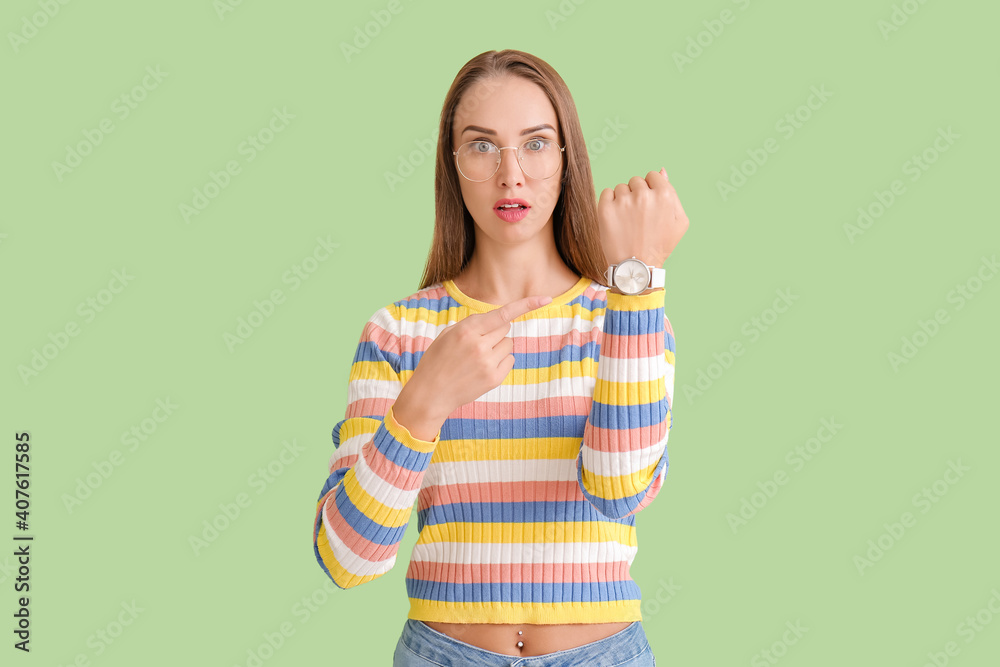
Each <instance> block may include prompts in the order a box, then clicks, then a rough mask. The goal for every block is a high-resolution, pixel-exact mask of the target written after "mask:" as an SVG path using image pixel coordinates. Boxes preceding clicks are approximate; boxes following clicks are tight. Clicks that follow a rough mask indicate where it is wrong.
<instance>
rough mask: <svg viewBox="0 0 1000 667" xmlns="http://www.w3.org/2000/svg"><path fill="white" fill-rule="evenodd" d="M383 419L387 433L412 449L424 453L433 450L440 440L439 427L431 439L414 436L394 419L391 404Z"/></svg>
mask: <svg viewBox="0 0 1000 667" xmlns="http://www.w3.org/2000/svg"><path fill="white" fill-rule="evenodd" d="M384 421H385V430H387V431H388V432H389V435H391V436H392V437H393V438H395V439H396V440H398V441H399V442H401V443H403V444H404V445H406V446H407V447H409V448H410V449H412V450H414V451H417V452H421V453H424V454H427V453H429V452H433V451H434V448H435V447H437V444H438V443H439V442H440V441H441V429H438V432H437V434H436V435H435V436H434V439H433V440H421V439H420V438H416V437H414V436H413V434H412V433H410V431H409V429H407V428H406V427H405V426H403V425H402V424H400V423H399V422H397V421H396V416H395V415H394V414H393V412H392V406H389V410H388V411H387V412H386V413H385V420H384Z"/></svg>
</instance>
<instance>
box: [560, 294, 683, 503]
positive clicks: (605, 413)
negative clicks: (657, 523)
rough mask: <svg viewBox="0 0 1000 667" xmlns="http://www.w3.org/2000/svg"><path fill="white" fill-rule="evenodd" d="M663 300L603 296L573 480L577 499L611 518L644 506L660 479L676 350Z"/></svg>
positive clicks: (669, 422)
mask: <svg viewBox="0 0 1000 667" xmlns="http://www.w3.org/2000/svg"><path fill="white" fill-rule="evenodd" d="M663 298H664V292H663V290H655V291H653V292H650V293H648V294H640V295H634V296H631V295H625V294H616V293H614V292H608V293H607V307H606V310H605V315H604V324H603V327H602V332H601V348H600V358H599V360H598V363H597V380H596V384H595V385H594V398H593V402H592V403H591V407H590V416H589V418H588V419H587V423H586V425H585V426H584V432H583V443H582V446H581V448H580V454H579V456H578V458H577V480H578V482H579V484H580V489H581V491H582V492H583V495H584V497H585V498H587V500H589V501H590V503H591V504H592V505H594V507H595V508H596V509H597V510H598V511H599V512H600V513H601V514H603V515H605V516H608V517H611V518H622V517H625V516H629V515H630V514H635V513H636V512H638V511H639V510H641V509H642V508H644V507H646V506H647V505H649V503H651V502H652V501H653V499H654V498H655V497H656V495H657V493H658V492H659V490H660V487H661V486H662V485H663V479H664V477H665V476H666V474H667V466H668V462H667V438H668V436H669V434H670V428H671V426H672V425H673V411H672V408H671V406H672V405H673V394H674V364H675V361H674V350H675V342H674V332H673V328H672V327H671V325H670V320H669V319H667V317H666V315H665V314H664V310H663Z"/></svg>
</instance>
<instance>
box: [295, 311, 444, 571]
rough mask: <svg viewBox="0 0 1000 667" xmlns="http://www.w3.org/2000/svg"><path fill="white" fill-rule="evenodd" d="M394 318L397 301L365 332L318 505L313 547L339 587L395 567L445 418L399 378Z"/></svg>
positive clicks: (398, 350) (337, 425)
mask: <svg viewBox="0 0 1000 667" xmlns="http://www.w3.org/2000/svg"><path fill="white" fill-rule="evenodd" d="M396 315H398V309H397V308H396V307H395V306H387V307H385V308H382V309H381V310H379V311H378V312H377V313H375V315H373V316H372V318H371V319H370V320H369V321H368V323H367V324H366V325H365V328H364V331H363V332H362V334H361V340H360V342H359V343H358V348H357V351H356V353H355V355H354V361H353V363H352V365H351V371H350V377H349V381H348V399H347V413H346V416H345V418H344V419H342V420H341V421H339V422H338V423H337V424H336V426H334V428H333V444H334V447H335V448H336V451H335V452H334V454H333V456H332V457H331V459H330V467H329V471H330V474H329V477H328V478H327V480H326V483H325V484H324V485H323V488H322V490H321V491H320V494H319V500H318V501H317V504H316V515H315V520H314V524H313V550H314V553H315V556H316V559H317V561H318V562H319V564H320V566H321V567H322V568H323V571H324V572H326V573H327V575H329V577H330V578H331V579H332V580H333V582H334V583H335V584H336V585H337V586H339V587H340V588H352V587H354V586H358V585H360V584H363V583H365V582H368V581H371V580H373V579H375V578H377V577H380V576H381V575H383V574H385V573H386V572H388V571H389V570H390V569H392V567H393V565H395V562H396V553H397V551H398V549H399V544H400V542H401V541H402V538H403V535H404V533H405V532H406V526H407V524H408V523H409V519H410V514H411V512H412V510H413V505H414V503H415V501H416V499H417V495H418V494H419V492H420V485H421V482H422V480H423V477H424V474H425V472H426V470H427V467H428V466H429V464H430V459H431V456H432V454H433V452H434V448H435V446H436V445H437V443H438V441H439V439H440V431H441V426H442V424H443V422H444V418H440V419H437V418H435V417H433V416H432V415H433V414H434V412H433V411H432V410H429V411H426V412H422V411H421V409H422V408H423V407H424V406H422V405H421V398H422V397H421V392H419V391H416V390H414V389H412V388H410V385H409V384H407V385H406V386H405V387H404V386H403V383H402V382H401V380H400V364H401V357H400V341H399V333H398V332H399V321H398V318H397V317H396ZM408 388H409V389H408ZM397 410H398V412H397ZM411 428H412V430H411Z"/></svg>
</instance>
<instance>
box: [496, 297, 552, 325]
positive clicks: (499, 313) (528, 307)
mask: <svg viewBox="0 0 1000 667" xmlns="http://www.w3.org/2000/svg"><path fill="white" fill-rule="evenodd" d="M551 302H552V297H550V296H526V297H524V298H523V299H518V300H517V301H511V302H510V303H506V304H504V305H502V306H500V307H499V308H494V309H493V310H491V311H490V312H488V313H484V316H483V317H482V318H481V320H480V322H481V324H480V325H479V327H478V328H477V330H478V331H479V333H481V334H485V333H489V332H490V331H494V330H497V329H501V328H509V327H510V324H511V322H513V321H514V320H516V319H517V318H519V317H520V316H521V315H524V314H525V313H528V312H531V311H532V310H535V309H536V308H541V307H542V306H544V305H546V304H548V303H551Z"/></svg>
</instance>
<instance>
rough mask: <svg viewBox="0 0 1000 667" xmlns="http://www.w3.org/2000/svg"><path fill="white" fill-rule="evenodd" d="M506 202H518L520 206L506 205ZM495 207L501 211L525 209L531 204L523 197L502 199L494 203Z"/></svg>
mask: <svg viewBox="0 0 1000 667" xmlns="http://www.w3.org/2000/svg"><path fill="white" fill-rule="evenodd" d="M506 204H517V206H518V208H514V207H511V206H506ZM493 208H494V209H497V210H501V211H523V210H525V209H528V208H531V206H530V205H529V204H528V202H526V201H524V200H523V199H501V200H499V201H497V203H495V204H493Z"/></svg>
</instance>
